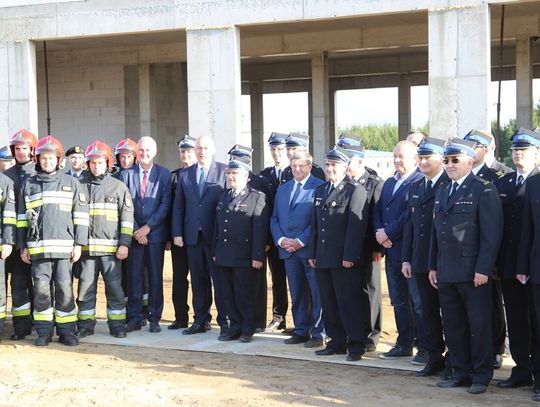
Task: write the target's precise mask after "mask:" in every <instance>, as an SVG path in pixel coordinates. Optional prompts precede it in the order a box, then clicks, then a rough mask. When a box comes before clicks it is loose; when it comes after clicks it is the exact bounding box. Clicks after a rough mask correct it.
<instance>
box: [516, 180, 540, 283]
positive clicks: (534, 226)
mask: <svg viewBox="0 0 540 407" xmlns="http://www.w3.org/2000/svg"><path fill="white" fill-rule="evenodd" d="M525 185H526V188H525V196H524V198H523V211H522V213H523V220H522V222H521V238H520V243H519V251H518V252H517V254H515V255H514V258H515V259H516V260H515V261H516V262H517V265H516V274H525V275H527V276H530V278H531V281H532V282H533V283H534V284H540V174H538V173H537V174H536V175H534V176H529V177H528V178H527V180H526V182H525Z"/></svg>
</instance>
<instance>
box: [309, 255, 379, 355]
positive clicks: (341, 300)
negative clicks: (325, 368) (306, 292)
mask: <svg viewBox="0 0 540 407" xmlns="http://www.w3.org/2000/svg"><path fill="white" fill-rule="evenodd" d="M315 271H316V276H317V284H318V286H319V293H320V296H321V304H322V315H323V321H324V327H325V330H326V334H327V335H328V336H329V337H330V338H332V340H331V341H330V342H329V343H328V344H327V347H329V348H330V349H337V348H343V347H347V349H348V351H349V353H360V354H363V353H364V352H365V350H366V335H365V321H366V319H367V318H368V317H367V315H368V313H369V310H368V309H366V308H365V304H363V303H362V298H361V296H360V295H359V293H360V291H361V290H362V286H363V285H364V286H365V277H364V275H363V273H362V270H361V268H360V267H358V266H355V267H352V268H349V269H346V268H342V267H341V268H337V269H315Z"/></svg>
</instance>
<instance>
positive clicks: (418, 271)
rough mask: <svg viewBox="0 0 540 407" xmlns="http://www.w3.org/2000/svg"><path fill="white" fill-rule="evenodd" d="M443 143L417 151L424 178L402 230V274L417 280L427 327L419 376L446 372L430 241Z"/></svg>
mask: <svg viewBox="0 0 540 407" xmlns="http://www.w3.org/2000/svg"><path fill="white" fill-rule="evenodd" d="M444 144H445V142H444V141H443V140H438V139H433V138H429V137H428V138H426V139H424V141H421V142H420V146H419V147H418V168H419V169H420V171H421V172H422V174H423V175H424V176H423V177H422V178H420V179H419V180H417V181H415V182H413V183H412V185H411V187H410V189H409V202H408V207H407V220H406V221H405V226H404V229H403V253H402V256H401V261H402V266H401V272H402V273H403V275H404V276H405V277H406V278H411V277H412V275H413V273H414V274H415V276H416V284H417V285H418V293H419V294H420V303H421V305H422V315H423V317H424V323H425V327H426V350H427V351H428V353H429V362H428V363H427V365H426V366H425V367H424V368H423V369H422V370H420V371H419V372H417V373H416V375H417V376H432V375H434V374H436V373H437V372H438V371H440V370H442V369H444V367H445V361H444V357H443V353H444V350H445V347H446V346H445V343H444V339H443V330H442V322H441V313H440V305H439V294H438V293H437V290H436V289H435V288H433V287H432V286H431V284H430V282H429V279H428V273H429V266H428V261H429V244H427V242H428V241H429V238H430V236H431V221H432V218H433V205H434V203H435V193H436V192H437V190H438V189H439V188H441V187H442V186H444V185H445V184H446V183H447V182H448V176H447V175H446V173H445V172H444V170H443V166H442V158H443V156H442V154H443V152H444Z"/></svg>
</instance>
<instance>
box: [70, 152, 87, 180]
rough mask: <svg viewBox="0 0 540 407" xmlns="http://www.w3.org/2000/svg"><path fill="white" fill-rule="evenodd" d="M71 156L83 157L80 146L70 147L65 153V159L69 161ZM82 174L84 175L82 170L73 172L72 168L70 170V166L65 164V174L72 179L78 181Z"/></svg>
mask: <svg viewBox="0 0 540 407" xmlns="http://www.w3.org/2000/svg"><path fill="white" fill-rule="evenodd" d="M73 154H78V155H80V156H82V157H84V149H83V148H82V147H81V146H73V147H70V148H68V150H67V151H66V158H68V159H69V157H70V156H71V155H73ZM83 173H84V169H83V168H81V170H79V171H73V168H71V165H70V164H69V163H67V165H66V174H67V175H71V176H72V177H75V178H77V179H79V178H81V176H83Z"/></svg>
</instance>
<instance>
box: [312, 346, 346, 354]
mask: <svg viewBox="0 0 540 407" xmlns="http://www.w3.org/2000/svg"><path fill="white" fill-rule="evenodd" d="M315 354H316V355H317V356H331V355H346V354H347V349H345V348H329V347H328V346H327V347H326V348H324V349H320V350H316V351H315Z"/></svg>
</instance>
